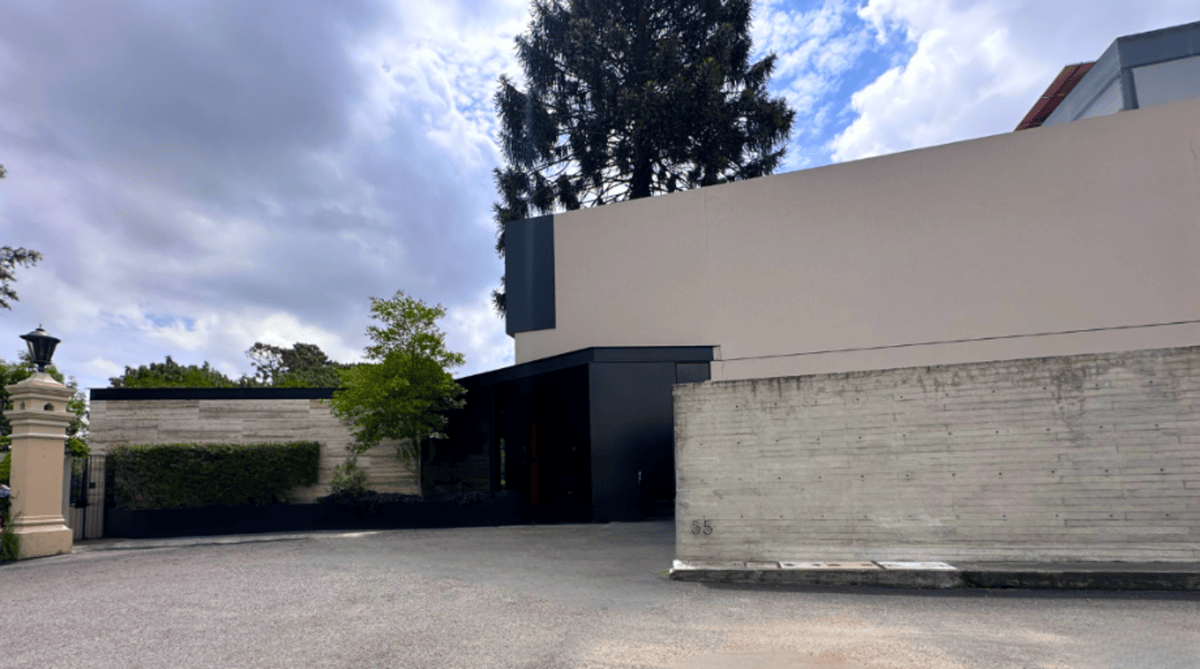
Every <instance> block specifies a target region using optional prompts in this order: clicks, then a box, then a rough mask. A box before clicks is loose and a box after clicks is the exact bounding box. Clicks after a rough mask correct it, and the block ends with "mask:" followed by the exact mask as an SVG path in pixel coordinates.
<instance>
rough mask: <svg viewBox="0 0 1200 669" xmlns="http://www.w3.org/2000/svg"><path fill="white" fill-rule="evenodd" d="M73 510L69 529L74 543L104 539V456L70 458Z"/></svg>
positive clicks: (68, 522) (68, 520)
mask: <svg viewBox="0 0 1200 669" xmlns="http://www.w3.org/2000/svg"><path fill="white" fill-rule="evenodd" d="M71 460H72V462H71V490H70V493H69V496H70V502H71V508H70V511H69V516H70V517H69V518H67V526H68V527H70V528H71V530H72V536H73V539H74V541H80V540H82V539H99V538H100V537H103V536H104V506H105V504H104V502H105V499H104V496H105V491H106V489H107V486H106V485H105V473H106V472H105V466H104V456H103V455H91V456H88V457H77V458H71Z"/></svg>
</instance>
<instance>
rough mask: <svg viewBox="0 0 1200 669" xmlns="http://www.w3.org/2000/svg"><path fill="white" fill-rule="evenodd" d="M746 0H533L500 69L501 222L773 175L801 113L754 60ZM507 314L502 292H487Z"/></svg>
mask: <svg viewBox="0 0 1200 669" xmlns="http://www.w3.org/2000/svg"><path fill="white" fill-rule="evenodd" d="M751 4H752V0H534V2H533V6H532V14H533V18H532V21H531V22H530V24H529V28H528V30H527V31H526V32H525V33H524V34H522V35H520V36H518V37H517V39H516V43H517V44H516V45H517V58H518V60H519V61H520V63H521V67H522V69H523V71H524V76H525V89H524V90H521V89H519V88H518V87H517V86H516V84H514V82H513V81H512V80H510V79H509V78H507V77H505V76H501V77H500V87H499V90H498V91H497V92H496V96H495V105H496V111H497V113H498V115H499V120H500V130H499V135H500V145H501V150H502V151H503V153H504V157H505V160H506V163H507V165H506V166H505V167H504V168H503V169H499V168H498V169H496V170H495V171H494V177H495V182H496V187H497V189H498V190H499V194H500V200H499V201H498V202H497V203H496V204H495V205H494V207H493V211H494V214H495V220H496V223H497V225H498V227H499V234H498V240H497V244H496V250H497V252H499V253H500V255H501V256H503V255H504V224H505V223H508V222H509V221H514V220H520V219H523V218H529V217H531V216H537V215H540V214H544V213H549V212H553V211H560V210H564V209H565V210H571V209H578V208H580V207H591V206H597V205H602V204H606V203H609V202H614V201H617V200H624V199H634V198H641V197H649V196H651V195H657V194H659V193H670V192H673V191H676V190H682V189H687V188H696V187H699V186H707V185H711V184H718V183H723V182H727V181H735V180H739V179H749V178H753V177H758V176H763V175H767V174H771V173H772V172H773V171H774V170H775V168H776V167H777V166H778V165H779V162H780V160H781V159H782V158H783V155H784V152H785V150H786V145H787V140H788V137H789V136H790V135H791V127H792V120H793V118H794V117H795V112H794V111H793V110H792V109H790V108H789V107H788V105H787V103H786V102H785V101H784V100H783V99H782V98H770V97H769V96H768V95H767V81H768V79H769V78H770V76H771V71H772V69H773V67H774V64H775V56H774V55H768V56H766V57H764V58H762V59H761V60H759V61H757V62H753V63H752V62H750V51H751V40H750V34H749V30H750V11H751ZM493 299H494V302H495V305H496V308H497V310H498V311H500V312H501V313H503V312H504V288H503V286H502V287H501V289H500V290H498V291H496V292H495V293H493Z"/></svg>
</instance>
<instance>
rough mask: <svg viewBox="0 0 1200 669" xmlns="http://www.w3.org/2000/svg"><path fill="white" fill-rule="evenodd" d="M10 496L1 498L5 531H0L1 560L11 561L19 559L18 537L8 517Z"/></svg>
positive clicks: (0, 503)
mask: <svg viewBox="0 0 1200 669" xmlns="http://www.w3.org/2000/svg"><path fill="white" fill-rule="evenodd" d="M8 499H9V498H5V499H2V500H0V515H2V516H4V532H3V533H0V562H11V561H13V560H16V559H17V550H18V545H17V541H18V537H17V535H16V534H15V533H14V532H13V528H12V522H11V521H10V519H9V517H8V511H9V508H10V506H9V501H8Z"/></svg>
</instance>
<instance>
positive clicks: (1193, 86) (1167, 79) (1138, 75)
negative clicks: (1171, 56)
mask: <svg viewBox="0 0 1200 669" xmlns="http://www.w3.org/2000/svg"><path fill="white" fill-rule="evenodd" d="M1133 86H1134V88H1135V89H1137V98H1138V106H1139V107H1153V106H1154V105H1163V104H1166V103H1168V102H1175V101H1176V100H1190V99H1192V98H1200V56H1192V57H1190V58H1180V59H1178V60H1169V61H1167V62H1165V63H1155V64H1153V65H1146V66H1144V67H1135V68H1133Z"/></svg>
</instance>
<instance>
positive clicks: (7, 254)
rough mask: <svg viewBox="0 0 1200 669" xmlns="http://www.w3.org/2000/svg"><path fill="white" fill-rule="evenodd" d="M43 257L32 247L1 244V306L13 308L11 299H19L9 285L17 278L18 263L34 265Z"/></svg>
mask: <svg viewBox="0 0 1200 669" xmlns="http://www.w3.org/2000/svg"><path fill="white" fill-rule="evenodd" d="M41 259H42V254H40V253H38V252H37V251H34V250H32V249H25V248H13V247H11V246H0V307H3V308H5V309H9V310H11V309H12V305H10V304H9V303H8V302H9V300H12V301H13V302H16V301H17V292H16V291H15V290H13V289H12V286H10V285H9V284H10V283H15V282H16V280H17V275H16V274H14V272H15V271H16V269H17V265H21V266H22V267H33V266H34V265H36V264H37V263H38V261H39V260H41Z"/></svg>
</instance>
